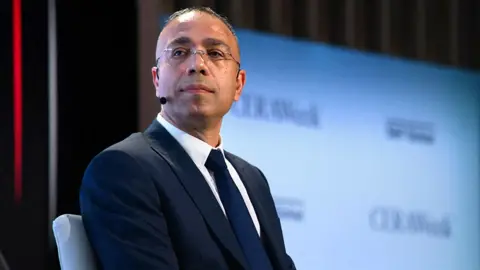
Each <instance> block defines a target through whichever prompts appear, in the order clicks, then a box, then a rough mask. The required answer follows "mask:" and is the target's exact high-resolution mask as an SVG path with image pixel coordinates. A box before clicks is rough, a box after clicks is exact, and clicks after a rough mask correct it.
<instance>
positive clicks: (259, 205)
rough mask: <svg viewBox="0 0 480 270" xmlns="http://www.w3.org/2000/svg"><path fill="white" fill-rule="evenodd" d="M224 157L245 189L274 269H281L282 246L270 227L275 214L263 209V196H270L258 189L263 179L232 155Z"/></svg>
mask: <svg viewBox="0 0 480 270" xmlns="http://www.w3.org/2000/svg"><path fill="white" fill-rule="evenodd" d="M225 156H226V158H227V159H228V160H229V161H230V163H232V165H233V167H235V170H236V171H237V173H238V175H239V176H240V179H241V180H242V182H243V184H244V185H245V188H246V189H247V192H248V196H249V198H250V201H251V202H252V204H253V207H254V208H255V213H256V214H257V218H258V221H259V223H260V228H261V232H262V235H261V238H262V241H263V243H264V244H265V246H266V249H267V252H268V254H269V256H270V260H271V262H272V265H273V267H274V269H283V267H282V264H281V261H282V260H281V258H282V257H281V256H280V255H281V254H282V253H281V252H282V250H281V248H282V244H281V243H280V242H279V241H278V236H277V235H275V229H274V227H272V226H273V224H275V222H274V221H275V219H277V216H276V212H275V213H269V212H268V211H267V210H266V209H265V203H266V202H265V201H264V199H265V196H270V194H261V193H260V188H259V187H258V185H259V183H261V182H262V181H264V179H259V174H258V173H255V174H254V173H253V172H252V169H253V168H252V167H251V166H250V165H248V164H247V163H245V162H239V161H238V159H237V157H235V156H234V155H232V154H230V153H228V152H227V151H225Z"/></svg>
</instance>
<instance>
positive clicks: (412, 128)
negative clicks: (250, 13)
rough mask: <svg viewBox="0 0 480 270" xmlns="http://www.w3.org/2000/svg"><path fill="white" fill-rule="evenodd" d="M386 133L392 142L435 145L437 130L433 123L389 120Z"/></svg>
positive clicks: (398, 119) (397, 119)
mask: <svg viewBox="0 0 480 270" xmlns="http://www.w3.org/2000/svg"><path fill="white" fill-rule="evenodd" d="M386 133H387V136H388V138H390V139H392V140H406V141H409V142H412V143H422V144H433V143H434V142H435V130H434V125H433V123H429V122H421V121H413V120H406V119H400V118H389V119H387V123H386Z"/></svg>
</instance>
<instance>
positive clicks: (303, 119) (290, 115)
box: [231, 94, 320, 129]
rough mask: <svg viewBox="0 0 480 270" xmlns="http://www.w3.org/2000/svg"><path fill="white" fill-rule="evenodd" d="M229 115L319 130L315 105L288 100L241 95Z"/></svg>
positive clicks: (318, 119)
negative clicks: (304, 104)
mask: <svg viewBox="0 0 480 270" xmlns="http://www.w3.org/2000/svg"><path fill="white" fill-rule="evenodd" d="M231 113H232V115H234V116H236V117H242V118H252V119H257V120H262V121H267V122H283V123H292V124H295V125H298V126H302V127H307V128H315V129H316V128H320V112H319V109H318V107H317V105H316V104H315V103H309V104H308V105H306V106H301V105H300V102H294V101H292V100H288V99H281V98H272V97H267V96H260V95H250V94H243V95H242V98H241V99H240V100H239V101H238V102H236V103H235V104H234V105H233V107H232V110H231Z"/></svg>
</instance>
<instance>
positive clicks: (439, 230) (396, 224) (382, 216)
mask: <svg viewBox="0 0 480 270" xmlns="http://www.w3.org/2000/svg"><path fill="white" fill-rule="evenodd" d="M368 222H369V225H370V229H371V230H373V231H375V232H382V233H392V234H409V235H426V236H430V237H436V238H450V235H451V234H452V225H451V221H450V217H448V216H441V217H440V216H434V215H432V214H430V213H428V212H425V211H407V210H402V209H400V208H395V207H382V206H379V207H375V208H373V209H372V210H371V211H370V213H369V214H368Z"/></svg>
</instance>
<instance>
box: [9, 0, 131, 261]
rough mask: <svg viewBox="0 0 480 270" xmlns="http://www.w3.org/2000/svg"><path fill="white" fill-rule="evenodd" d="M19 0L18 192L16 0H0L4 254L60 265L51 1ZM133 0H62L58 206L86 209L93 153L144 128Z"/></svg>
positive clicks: (59, 6) (60, 208) (59, 19)
mask: <svg viewBox="0 0 480 270" xmlns="http://www.w3.org/2000/svg"><path fill="white" fill-rule="evenodd" d="M21 2H22V30H23V31H22V39H23V42H22V48H21V49H22V56H23V61H22V67H23V69H22V74H23V80H22V85H23V88H22V93H23V96H22V105H23V110H22V114H23V117H22V128H23V140H22V148H23V151H22V176H23V177H22V184H23V185H22V196H21V198H20V199H19V200H15V198H14V112H13V78H12V76H13V68H12V67H13V46H12V41H13V40H12V25H13V23H12V3H13V2H12V0H7V1H0V31H1V32H0V33H1V34H2V37H7V38H1V39H0V71H1V72H0V255H1V254H3V256H4V257H5V258H6V260H7V262H8V264H9V266H10V268H11V269H14V270H15V269H59V266H58V259H57V253H56V252H57V251H56V249H55V248H51V247H50V246H49V241H48V240H49V239H48V235H49V229H50V228H49V224H50V222H51V221H50V220H49V217H48V201H49V196H50V195H55V194H48V181H49V173H48V159H49V152H48V151H49V144H48V136H49V134H48V132H49V131H48V128H49V122H48V108H49V96H48V87H49V84H48V2H47V0H36V1H21ZM135 3H136V1H134V0H130V1H66V0H58V1H57V11H56V12H57V26H58V29H57V40H58V43H57V49H58V134H57V136H58V145H57V146H58V148H57V149H58V178H57V179H58V187H57V188H58V196H57V213H55V214H56V215H57V216H58V215H60V214H63V213H74V214H75V213H79V208H78V189H79V186H80V183H81V179H82V175H83V171H84V170H85V168H86V166H87V164H88V162H89V161H90V160H91V159H92V158H93V156H94V155H95V154H97V153H98V152H99V151H101V150H102V149H104V148H105V147H107V146H109V145H110V144H113V143H115V142H117V141H119V140H121V139H122V138H124V137H126V136H128V135H129V134H130V133H131V132H135V131H137V130H136V129H137V126H138V125H137V49H136V47H137V46H136V43H137V21H136V5H135Z"/></svg>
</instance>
